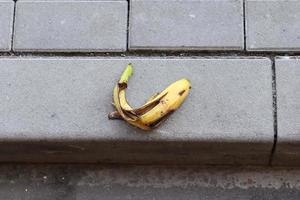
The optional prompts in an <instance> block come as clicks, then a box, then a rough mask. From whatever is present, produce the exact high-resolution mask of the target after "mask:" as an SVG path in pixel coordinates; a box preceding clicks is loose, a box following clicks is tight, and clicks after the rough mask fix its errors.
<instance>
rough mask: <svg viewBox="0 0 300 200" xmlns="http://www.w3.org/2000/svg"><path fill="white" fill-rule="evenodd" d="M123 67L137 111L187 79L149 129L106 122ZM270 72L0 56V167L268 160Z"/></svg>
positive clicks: (211, 62)
mask: <svg viewBox="0 0 300 200" xmlns="http://www.w3.org/2000/svg"><path fill="white" fill-rule="evenodd" d="M129 62H131V63H133V65H134V67H135V68H134V69H135V72H134V76H133V77H132V80H130V83H129V89H128V101H129V102H130V103H131V104H132V106H134V107H138V106H139V105H142V104H143V103H144V102H145V101H146V99H148V98H149V97H150V96H151V95H153V94H154V93H156V92H158V91H161V90H162V89H164V88H165V87H166V86H168V85H169V84H170V83H172V82H174V81H175V80H177V79H179V78H182V77H187V78H188V79H190V81H191V83H192V91H191V94H190V96H189V97H188V99H187V100H186V102H185V103H184V104H183V106H182V107H181V108H180V109H179V110H178V111H177V112H175V113H174V114H173V115H172V116H171V117H170V118H169V119H168V120H167V121H166V122H165V123H164V124H163V125H162V126H160V127H159V128H158V129H156V130H154V131H153V132H151V133H145V132H143V131H140V130H138V129H136V128H134V127H131V126H129V125H127V124H126V123H125V122H123V121H119V120H108V119H107V114H108V113H109V112H111V111H112V110H113V107H112V105H111V101H112V90H113V86H114V84H115V82H116V81H117V79H118V78H119V76H120V73H121V71H122V70H123V68H124V66H126V65H127V64H128V63H129ZM271 76H272V72H271V62H270V60H269V59H267V58H257V59H254V58H253V59H246V58H244V59H223V58H211V59H208V58H195V59H188V58H178V59H175V58H173V59H161V58H126V59H124V58H106V59H104V58H76V57H73V58H6V59H1V60H0V90H1V91H2V95H1V96H0V102H1V103H0V113H1V114H0V133H1V134H0V141H1V142H0V143H1V145H0V161H13V160H19V161H28V162H29V161H49V162H72V161H73V162H97V161H99V162H123V163H197V164H262V165H263V164H267V162H268V158H269V155H270V150H271V147H272V144H273V134H274V133H273V113H272V87H271V85H272V84H271V82H272V80H271V79H272V77H271Z"/></svg>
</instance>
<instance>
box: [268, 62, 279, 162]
mask: <svg viewBox="0 0 300 200" xmlns="http://www.w3.org/2000/svg"><path fill="white" fill-rule="evenodd" d="M271 62H272V96H273V129H274V141H273V146H272V149H271V154H270V159H269V165H270V166H271V165H272V163H273V159H274V155H275V152H276V147H277V138H278V123H277V122H278V121H277V87H276V67H275V58H274V57H272V58H271Z"/></svg>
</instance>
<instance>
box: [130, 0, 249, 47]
mask: <svg viewBox="0 0 300 200" xmlns="http://www.w3.org/2000/svg"><path fill="white" fill-rule="evenodd" d="M243 38H244V36H243V5H242V1H241V0H222V1H219V0H187V1H181V0H168V1H156V0H132V1H131V2H130V29H129V48H130V49H163V50H169V49H170V50H174V49H176V50H178V49H179V50H180V49H181V50H182V49H184V50H193V49H197V50H225V49H231V50H241V49H243V43H244V42H243V41H244V40H243Z"/></svg>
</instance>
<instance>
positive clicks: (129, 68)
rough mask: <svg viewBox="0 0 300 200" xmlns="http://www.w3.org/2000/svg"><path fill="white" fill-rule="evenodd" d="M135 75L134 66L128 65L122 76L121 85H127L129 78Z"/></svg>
mask: <svg viewBox="0 0 300 200" xmlns="http://www.w3.org/2000/svg"><path fill="white" fill-rule="evenodd" d="M132 73H133V68H132V64H131V63H130V64H128V65H127V67H126V69H125V70H124V72H123V73H122V75H121V78H120V80H119V84H124V83H125V84H127V82H128V80H129V78H130V77H131V76H132Z"/></svg>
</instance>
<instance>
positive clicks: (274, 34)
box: [246, 0, 300, 51]
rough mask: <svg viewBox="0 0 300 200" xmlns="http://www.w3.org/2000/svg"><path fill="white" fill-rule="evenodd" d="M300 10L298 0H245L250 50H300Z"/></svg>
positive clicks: (247, 36) (248, 48)
mask: <svg viewBox="0 0 300 200" xmlns="http://www.w3.org/2000/svg"><path fill="white" fill-rule="evenodd" d="M299 10H300V1H295V0H280V1H276V0H273V1H270V0H246V38H247V39H246V42H247V45H246V46H247V50H251V51H299V50H300V20H299V19H300V12H299Z"/></svg>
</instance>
